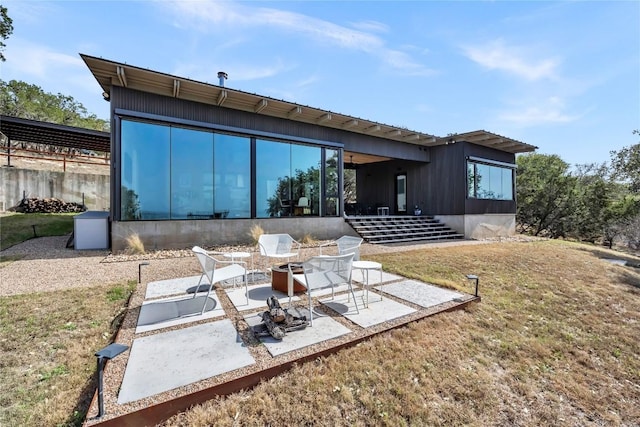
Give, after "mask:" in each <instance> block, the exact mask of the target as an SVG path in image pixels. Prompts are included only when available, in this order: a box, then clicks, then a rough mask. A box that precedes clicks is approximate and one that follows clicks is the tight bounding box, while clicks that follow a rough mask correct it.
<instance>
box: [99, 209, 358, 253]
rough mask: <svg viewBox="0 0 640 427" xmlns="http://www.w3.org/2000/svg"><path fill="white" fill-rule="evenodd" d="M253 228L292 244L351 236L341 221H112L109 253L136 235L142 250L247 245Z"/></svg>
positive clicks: (294, 219)
mask: <svg viewBox="0 0 640 427" xmlns="http://www.w3.org/2000/svg"><path fill="white" fill-rule="evenodd" d="M256 224H257V225H260V226H261V227H262V229H263V230H264V232H265V233H288V234H290V235H291V236H292V237H293V238H294V239H296V240H300V239H302V237H304V235H306V234H309V235H311V236H312V237H313V238H315V239H318V240H327V239H334V238H338V237H340V236H342V235H345V234H348V235H355V232H354V231H353V229H352V228H351V227H350V226H349V225H348V224H347V223H346V222H345V221H344V219H343V218H317V217H315V218H313V217H308V218H280V219H232V220H230V219H227V220H217V221H216V220H200V221H197V220H180V221H126V222H122V221H114V222H113V223H112V224H111V249H112V250H113V251H114V252H118V251H122V250H124V249H126V247H127V243H126V239H127V237H128V236H130V235H132V234H134V233H137V234H138V236H139V237H140V239H141V240H142V242H143V243H144V246H145V249H146V250H155V249H184V248H189V247H192V246H194V245H199V246H218V245H226V244H239V243H250V242H251V237H250V236H249V232H250V230H251V227H253V226H254V225H256Z"/></svg>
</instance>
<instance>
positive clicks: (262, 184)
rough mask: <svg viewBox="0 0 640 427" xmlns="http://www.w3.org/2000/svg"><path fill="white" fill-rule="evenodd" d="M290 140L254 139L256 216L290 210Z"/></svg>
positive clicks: (262, 216)
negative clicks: (285, 141)
mask: <svg viewBox="0 0 640 427" xmlns="http://www.w3.org/2000/svg"><path fill="white" fill-rule="evenodd" d="M292 199H293V197H292V191H291V144H285V143H281V142H275V141H265V140H257V141H256V217H258V218H268V217H281V216H290V215H291V213H292Z"/></svg>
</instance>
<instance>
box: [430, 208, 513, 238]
mask: <svg viewBox="0 0 640 427" xmlns="http://www.w3.org/2000/svg"><path fill="white" fill-rule="evenodd" d="M435 218H436V219H438V220H440V221H441V222H443V223H445V224H447V225H448V226H449V227H451V228H452V229H454V230H456V231H457V232H458V233H464V237H465V238H466V239H485V238H489V237H507V236H513V235H514V234H515V233H516V216H515V214H480V215H436V216H435Z"/></svg>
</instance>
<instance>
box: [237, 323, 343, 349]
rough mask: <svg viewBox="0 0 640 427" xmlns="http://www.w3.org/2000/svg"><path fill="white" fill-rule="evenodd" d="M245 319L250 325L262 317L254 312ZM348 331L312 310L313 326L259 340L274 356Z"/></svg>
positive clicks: (253, 324)
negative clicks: (279, 339) (281, 337)
mask: <svg viewBox="0 0 640 427" xmlns="http://www.w3.org/2000/svg"><path fill="white" fill-rule="evenodd" d="M245 320H246V322H247V324H248V325H249V326H250V327H251V326H255V325H258V324H260V323H262V318H261V317H260V316H259V315H255V314H254V315H250V316H246V317H245ZM350 332H351V330H350V329H349V328H347V327H346V326H344V325H342V324H340V323H338V322H336V321H335V320H333V319H332V318H331V317H328V316H326V315H320V314H315V312H314V315H313V327H311V326H307V327H306V328H305V329H301V330H298V331H293V332H289V333H287V335H285V337H284V338H283V339H282V340H281V341H278V340H276V339H275V338H273V337H271V336H266V337H260V341H262V343H263V344H264V346H265V347H266V348H267V350H268V351H269V353H270V354H271V355H272V356H274V357H275V356H278V355H280V354H284V353H288V352H290V351H294V350H299V349H301V348H303V347H307V346H310V345H313V344H316V343H319V342H322V341H326V340H330V339H332V338H336V337H339V336H341V335H345V334H348V333H350Z"/></svg>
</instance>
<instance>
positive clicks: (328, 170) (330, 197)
mask: <svg viewBox="0 0 640 427" xmlns="http://www.w3.org/2000/svg"><path fill="white" fill-rule="evenodd" d="M339 165H340V157H339V151H338V150H331V149H328V148H327V149H326V150H325V163H324V181H325V197H326V198H325V211H324V215H325V216H337V215H338V206H339V203H338V201H339V198H338V197H339V191H338V188H339V185H340V184H339V183H340V181H339Z"/></svg>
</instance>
